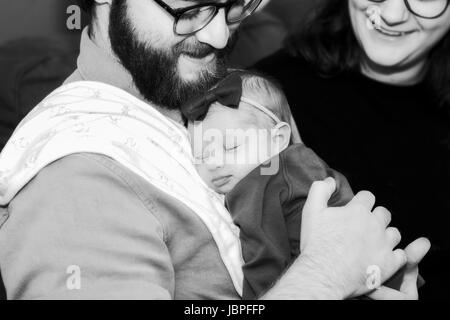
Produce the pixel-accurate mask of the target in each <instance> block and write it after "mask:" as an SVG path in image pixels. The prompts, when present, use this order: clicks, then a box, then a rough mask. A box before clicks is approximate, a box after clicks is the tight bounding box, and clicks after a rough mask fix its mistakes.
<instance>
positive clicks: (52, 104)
mask: <svg viewBox="0 0 450 320" xmlns="http://www.w3.org/2000/svg"><path fill="white" fill-rule="evenodd" d="M81 152H88V153H96V154H102V155H105V156H108V157H110V158H112V159H114V160H115V161H117V162H119V163H120V164H122V165H123V166H125V167H126V168H128V169H129V170H131V171H133V172H134V173H135V174H137V175H139V176H141V177H142V178H144V179H145V180H147V181H148V182H149V183H151V184H153V185H154V186H156V187H158V188H160V189H161V190H162V191H164V192H166V193H167V194H169V195H170V196H172V197H174V198H176V199H177V200H179V201H181V202H182V203H184V204H185V205H186V206H188V207H189V208H190V209H191V210H192V211H193V212H194V213H195V214H197V216H198V217H199V218H200V219H201V220H202V221H203V223H204V224H205V225H206V227H207V228H208V229H209V231H210V232H211V234H212V236H213V238H214V240H215V242H216V244H217V247H218V250H219V252H220V256H221V258H222V261H223V263H224V265H225V266H226V268H227V270H228V272H229V274H230V277H231V279H232V281H233V284H234V287H235V289H236V291H237V292H238V293H239V294H240V295H242V284H243V272H242V265H243V263H244V261H243V258H242V252H241V244H240V241H239V228H238V227H237V226H235V225H234V223H233V220H232V218H231V215H230V214H229V212H228V211H227V210H226V208H225V207H224V206H223V199H222V198H221V197H220V196H218V195H217V194H216V193H215V192H214V191H212V190H211V189H209V188H208V187H207V185H206V184H205V183H204V182H203V180H202V179H201V178H200V176H199V175H198V174H197V171H196V170H195V167H194V164H193V162H194V158H193V155H192V151H191V145H190V142H189V136H188V133H187V131H186V130H185V129H184V128H183V127H181V126H180V125H178V124H176V123H175V122H173V121H171V120H169V119H168V118H166V117H165V116H163V115H162V114H161V113H159V112H158V111H157V110H155V109H154V108H152V107H151V106H150V105H148V104H146V103H144V102H143V101H140V100H139V99H137V98H135V97H134V96H132V95H130V94H128V93H126V92H125V91H123V90H120V89H118V88H116V87H113V86H110V85H107V84H104V83H99V82H87V81H82V82H74V83H70V84H68V85H65V86H62V87H60V88H58V89H57V90H55V91H54V92H53V93H51V94H50V95H49V96H48V97H47V98H45V99H44V101H42V103H40V104H39V105H38V106H37V107H36V108H35V109H33V111H32V112H31V113H30V114H29V115H28V116H27V117H26V118H25V119H24V120H23V121H22V122H21V123H20V125H19V126H18V128H17V129H16V131H15V132H14V134H13V136H12V138H11V139H10V140H9V142H8V143H7V145H6V146H5V148H4V149H3V151H2V153H1V155H0V205H2V206H6V205H8V203H9V202H10V201H11V200H12V199H13V198H14V197H15V195H16V194H17V193H18V192H19V191H20V190H21V189H22V188H23V187H24V186H25V185H26V184H27V183H28V182H29V181H30V180H31V179H33V178H34V177H35V176H36V174H37V173H38V172H39V171H40V170H42V169H43V168H44V167H46V166H47V165H49V164H50V163H52V162H54V161H56V160H58V159H61V158H63V157H65V156H68V155H70V154H74V153H81Z"/></svg>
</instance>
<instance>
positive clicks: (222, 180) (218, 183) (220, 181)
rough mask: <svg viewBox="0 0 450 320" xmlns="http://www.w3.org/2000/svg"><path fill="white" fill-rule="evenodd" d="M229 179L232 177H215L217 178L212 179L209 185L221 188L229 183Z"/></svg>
mask: <svg viewBox="0 0 450 320" xmlns="http://www.w3.org/2000/svg"><path fill="white" fill-rule="evenodd" d="M231 177H232V176H231V175H229V176H221V177H217V178H214V179H212V180H211V183H212V184H213V185H214V187H216V188H221V187H223V186H224V185H226V184H227V183H228V182H230V180H231Z"/></svg>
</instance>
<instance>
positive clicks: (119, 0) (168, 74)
mask: <svg viewBox="0 0 450 320" xmlns="http://www.w3.org/2000/svg"><path fill="white" fill-rule="evenodd" d="M126 2H127V1H126V0H115V1H113V3H112V7H111V14H110V25H109V36H110V39H111V47H112V50H113V52H114V53H115V54H116V55H117V57H118V58H119V59H120V62H121V63H122V65H123V66H124V67H125V68H126V69H127V70H128V72H130V74H131V76H132V78H133V81H134V84H135V85H136V87H137V89H138V90H139V92H140V93H141V95H142V96H143V97H144V98H145V99H146V100H148V101H150V102H152V103H155V104H156V105H158V106H160V107H163V108H166V109H170V110H176V109H179V108H180V106H181V105H182V104H183V103H185V102H186V101H187V100H189V99H192V98H193V97H195V96H198V95H200V94H202V93H204V92H205V91H207V90H208V89H210V88H211V87H212V86H214V85H215V84H216V83H217V82H218V81H219V80H220V79H222V78H223V77H224V76H225V75H226V72H227V57H228V55H229V53H230V51H231V48H232V47H233V45H234V43H235V37H232V39H231V40H230V41H229V43H228V45H227V47H226V48H224V49H222V50H217V49H215V48H213V47H212V46H210V45H208V44H204V43H199V42H197V43H195V44H192V42H189V41H182V42H180V43H178V44H177V45H175V46H174V47H173V48H171V49H168V50H161V49H156V48H153V47H152V46H151V44H149V43H143V42H141V41H139V40H138V37H137V35H136V34H135V32H134V29H133V26H132V22H131V21H130V19H129V18H128V15H127V3H126ZM191 40H192V39H191ZM180 54H185V55H187V56H189V57H192V58H203V57H206V56H208V55H209V54H215V56H216V59H215V61H216V64H215V65H214V66H213V68H212V69H213V70H208V69H205V70H202V71H200V72H199V76H198V80H196V81H190V82H187V81H183V80H182V79H181V78H180V75H179V72H178V59H179V57H180ZM209 69H211V68H209Z"/></svg>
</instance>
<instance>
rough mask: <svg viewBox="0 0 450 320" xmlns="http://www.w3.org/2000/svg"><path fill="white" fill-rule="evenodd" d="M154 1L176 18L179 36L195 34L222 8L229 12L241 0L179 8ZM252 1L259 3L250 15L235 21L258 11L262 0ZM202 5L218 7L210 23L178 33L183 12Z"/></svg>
mask: <svg viewBox="0 0 450 320" xmlns="http://www.w3.org/2000/svg"><path fill="white" fill-rule="evenodd" d="M153 1H155V2H156V3H157V4H158V5H159V6H160V7H161V8H163V9H164V10H165V11H166V12H167V13H169V14H170V15H171V16H172V17H173V18H174V19H175V22H174V23H173V32H174V33H175V34H176V35H179V36H190V35H193V34H195V33H197V32H199V31H200V30H202V29H203V28H205V27H206V26H207V25H208V24H210V23H211V21H213V20H214V18H215V17H216V15H217V14H218V13H219V11H220V9H222V8H225V10H226V12H228V11H229V10H230V9H231V7H232V6H233V5H234V4H235V3H236V2H238V1H239V0H230V1H227V2H223V3H217V2H212V1H211V2H206V3H199V4H196V5H193V6H189V7H184V8H177V9H175V8H172V7H171V6H169V5H168V4H167V3H165V2H164V1H162V0H153ZM251 1H254V2H259V3H258V4H257V6H256V7H255V9H254V10H253V12H252V13H250V14H249V15H247V16H246V17H244V18H242V19H241V20H239V21H236V22H233V23H237V22H240V21H242V20H244V19H245V18H248V17H249V16H250V15H252V14H253V13H254V12H255V11H256V9H258V7H259V6H260V5H261V2H262V0H251ZM201 7H215V8H216V12H215V13H214V14H213V15H212V17H211V19H210V20H209V21H208V23H206V24H205V25H204V26H203V27H201V28H200V29H198V30H195V31H192V32H190V33H186V34H180V33H178V32H177V31H176V28H177V25H178V21H179V20H180V18H181V17H182V16H183V14H185V13H186V12H188V11H189V10H193V9H197V8H201ZM225 18H226V21H227V24H228V23H229V22H228V18H227V17H226V16H225Z"/></svg>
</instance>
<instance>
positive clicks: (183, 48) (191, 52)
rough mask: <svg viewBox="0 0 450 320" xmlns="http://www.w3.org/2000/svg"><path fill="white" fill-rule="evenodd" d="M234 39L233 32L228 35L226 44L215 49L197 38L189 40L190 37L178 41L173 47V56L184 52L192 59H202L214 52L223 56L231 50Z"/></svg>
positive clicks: (235, 37) (218, 55) (235, 38)
mask: <svg viewBox="0 0 450 320" xmlns="http://www.w3.org/2000/svg"><path fill="white" fill-rule="evenodd" d="M236 40H237V36H236V34H233V35H232V36H231V37H230V39H229V41H228V43H227V46H226V47H225V48H223V49H216V48H214V47H213V46H211V45H209V44H207V43H201V42H199V41H197V40H195V41H191V39H186V40H184V41H182V42H180V43H178V44H177V45H176V46H175V47H174V48H173V52H174V55H175V57H179V56H180V55H182V54H184V55H186V56H188V57H191V58H194V59H202V58H204V57H207V56H209V55H210V54H215V55H216V56H217V57H224V56H227V55H228V54H229V53H230V52H231V50H232V49H233V47H234V45H235V43H236Z"/></svg>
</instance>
